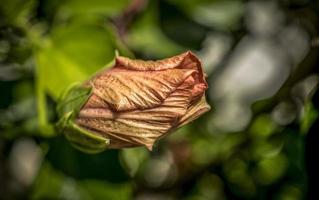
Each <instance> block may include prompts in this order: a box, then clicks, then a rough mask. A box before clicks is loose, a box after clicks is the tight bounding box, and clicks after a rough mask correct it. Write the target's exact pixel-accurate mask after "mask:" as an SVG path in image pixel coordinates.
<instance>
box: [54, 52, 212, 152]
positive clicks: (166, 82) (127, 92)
mask: <svg viewBox="0 0 319 200" xmlns="http://www.w3.org/2000/svg"><path fill="white" fill-rule="evenodd" d="M206 89H207V83H206V81H205V75H204V73H203V71H202V66H201V62H200V61H199V60H198V58H197V57H196V56H195V55H194V54H192V53H191V52H186V53H183V54H180V55H177V56H174V57H172V58H168V59H164V60H159V61H143V60H131V59H129V58H125V57H121V56H119V57H116V59H115V65H114V66H113V67H112V68H111V69H106V70H104V71H102V72H100V73H98V74H97V75H95V76H94V77H92V78H91V79H90V80H88V81H87V82H85V83H84V84H82V85H77V86H74V87H72V88H71V89H70V90H69V91H68V92H67V93H66V94H65V95H64V96H63V97H62V99H61V102H60V103H59V105H58V113H59V115H60V118H61V120H60V122H59V125H60V127H61V128H62V129H63V132H64V134H65V136H66V137H67V138H68V139H69V140H70V141H71V142H72V143H73V144H74V146H75V147H77V148H78V149H81V150H83V151H87V152H98V151H101V150H104V149H106V148H124V147H135V146H146V147H147V148H148V149H150V150H151V149H152V147H153V145H154V142H155V141H156V140H158V139H159V138H161V137H163V136H165V135H167V134H168V133H171V132H172V131H174V130H176V129H177V128H179V127H181V126H182V125H184V124H187V123H188V122H190V121H193V120H194V119H196V118H197V117H199V116H200V115H202V114H203V113H205V112H207V111H208V110H209V109H210V106H209V105H208V104H207V103H206V100H205V90H206Z"/></svg>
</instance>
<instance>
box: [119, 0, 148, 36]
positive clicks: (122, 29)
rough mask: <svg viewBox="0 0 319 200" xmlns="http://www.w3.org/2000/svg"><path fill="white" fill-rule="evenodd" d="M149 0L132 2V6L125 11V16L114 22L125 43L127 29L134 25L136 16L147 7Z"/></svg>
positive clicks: (134, 0)
mask: <svg viewBox="0 0 319 200" xmlns="http://www.w3.org/2000/svg"><path fill="white" fill-rule="evenodd" d="M147 2H148V0H132V1H131V4H130V5H129V6H128V7H127V8H126V9H125V10H124V12H123V14H122V15H120V16H118V17H116V18H115V19H114V20H113V23H114V25H115V27H116V28H117V32H118V34H119V37H120V38H121V39H122V41H123V42H124V38H125V35H126V34H127V29H128V27H129V26H130V24H131V23H132V21H133V19H134V18H135V16H136V15H137V14H138V13H140V12H141V11H142V10H143V9H144V8H145V6H146V5H147Z"/></svg>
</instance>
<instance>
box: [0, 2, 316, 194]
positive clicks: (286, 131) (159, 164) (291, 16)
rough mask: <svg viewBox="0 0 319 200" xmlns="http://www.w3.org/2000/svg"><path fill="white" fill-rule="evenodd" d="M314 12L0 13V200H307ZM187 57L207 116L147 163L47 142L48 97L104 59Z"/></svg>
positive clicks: (70, 5)
mask: <svg viewBox="0 0 319 200" xmlns="http://www.w3.org/2000/svg"><path fill="white" fill-rule="evenodd" d="M318 12H319V2H318V1H311V0H280V1H248V0H247V1H239V0H183V1H182V0H149V1H147V0H137V1H129V0H90V1H86V0H0V199H4V200H11V199H68V200H69V199H70V200H90V199H97V200H100V199H101V200H102V199H138V200H149V199H154V200H162V199H163V200H164V199H165V200H166V199H187V200H201V199H207V200H210V199H213V200H226V199H230V200H235V199H236V200H237V199H261V200H263V199H265V200H266V199H267V200H268V199H277V200H299V199H311V200H315V199H319V197H318V189H316V185H318V184H316V183H317V182H318V181H317V179H318V178H319V177H318V165H317V162H316V160H318V158H317V153H315V152H319V151H318V147H319V140H318V133H319V131H318V125H319V121H318V119H317V116H318V111H317V109H318V103H319V100H318V99H319V98H318V96H319V95H318V92H317V93H315V92H316V90H317V86H318V81H319V76H318V64H319V62H318V61H319V60H318V58H319V57H318V53H319V52H318V47H319V35H318V30H319V27H318V25H319V13H318ZM187 50H191V51H193V52H194V53H195V54H197V55H198V56H199V57H200V58H201V60H202V61H203V65H204V70H205V71H206V73H207V75H208V83H209V89H208V90H207V93H206V95H207V99H208V102H209V104H210V105H212V110H211V111H210V112H208V113H207V114H205V115H204V116H202V117H200V118H199V119H197V120H196V121H195V122H193V123H191V124H189V125H186V126H185V127H182V128H181V129H179V130H177V131H176V133H174V134H172V135H170V136H168V137H166V138H164V139H162V140H161V141H159V142H158V143H157V144H156V145H155V148H154V150H153V151H152V152H149V151H147V150H146V148H143V147H140V148H133V149H123V150H107V151H105V152H103V153H100V154H95V155H89V154H84V153H81V152H79V151H77V150H75V149H74V148H72V147H71V145H70V144H69V143H68V142H67V141H66V140H65V138H63V137H62V136H60V135H58V134H57V133H56V131H55V129H54V124H55V122H56V121H57V113H56V111H55V106H56V102H57V99H58V97H59V96H60V94H61V93H62V92H63V91H64V90H65V88H66V87H67V86H68V85H70V84H72V83H74V82H80V81H84V80H86V79H88V78H89V77H90V76H91V75H92V74H93V73H94V72H96V71H97V70H99V69H101V68H102V67H104V66H106V65H108V63H110V62H111V61H112V59H113V58H114V56H115V52H116V51H117V52H118V53H119V54H120V55H123V56H127V57H131V58H140V59H162V58H166V57H170V56H173V55H177V54H179V53H181V52H184V51H187ZM314 94H315V95H314Z"/></svg>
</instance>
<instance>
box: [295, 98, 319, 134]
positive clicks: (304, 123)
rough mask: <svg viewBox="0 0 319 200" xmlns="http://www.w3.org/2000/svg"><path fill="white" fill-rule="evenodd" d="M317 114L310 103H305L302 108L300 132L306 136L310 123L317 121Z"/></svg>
mask: <svg viewBox="0 0 319 200" xmlns="http://www.w3.org/2000/svg"><path fill="white" fill-rule="evenodd" d="M318 115H319V113H318V111H317V110H316V109H315V107H314V105H313V104H312V103H311V102H307V103H306V104H305V106H304V113H303V117H302V119H301V122H300V131H301V133H303V134H306V133H307V132H308V130H309V128H310V127H311V125H312V123H313V122H314V121H315V120H316V119H317V117H318Z"/></svg>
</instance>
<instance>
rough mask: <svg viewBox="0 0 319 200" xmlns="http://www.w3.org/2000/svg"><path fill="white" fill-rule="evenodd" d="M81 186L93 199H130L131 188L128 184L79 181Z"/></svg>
mask: <svg viewBox="0 0 319 200" xmlns="http://www.w3.org/2000/svg"><path fill="white" fill-rule="evenodd" d="M81 186H82V187H83V188H84V189H85V190H86V192H87V193H88V194H89V196H90V198H91V199H92V200H93V199H117V200H126V199H127V200H129V199H132V188H131V186H130V184H125V183H124V184H111V183H107V182H103V181H95V180H88V181H81Z"/></svg>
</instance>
